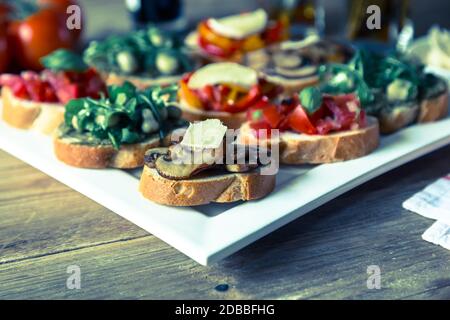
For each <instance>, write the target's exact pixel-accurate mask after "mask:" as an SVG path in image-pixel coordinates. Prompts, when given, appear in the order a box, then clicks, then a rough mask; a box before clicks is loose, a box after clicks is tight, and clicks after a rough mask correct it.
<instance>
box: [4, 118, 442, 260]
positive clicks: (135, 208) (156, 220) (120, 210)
mask: <svg viewBox="0 0 450 320" xmlns="http://www.w3.org/2000/svg"><path fill="white" fill-rule="evenodd" d="M0 111H1V110H0ZM447 144H450V117H447V118H446V119H444V120H441V121H438V122H436V123H430V124H423V125H414V126H411V127H408V128H406V129H403V130H401V131H400V132H398V133H395V134H392V135H389V136H387V137H383V138H382V140H381V145H380V147H379V148H378V149H377V150H376V151H375V152H374V153H372V154H370V155H368V156H366V157H363V158H360V159H356V160H352V161H347V162H342V163H335V164H326V165H320V166H301V167H282V168H281V169H280V172H279V174H278V177H277V187H276V189H275V191H274V192H273V193H272V194H270V195H269V196H267V197H266V198H264V199H261V200H258V201H251V202H245V203H244V202H240V203H235V204H211V205H205V206H200V207H193V208H173V207H165V206H161V205H157V204H155V203H152V202H150V201H148V200H146V199H144V198H143V197H142V196H141V195H140V193H139V192H138V182H139V180H138V177H139V171H133V172H131V171H123V170H117V169H105V170H90V169H78V168H72V167H69V166H67V165H65V164H63V163H61V162H59V161H58V160H57V159H56V158H55V157H54V155H53V147H52V141H51V138H49V137H47V136H44V135H41V134H39V133H34V132H28V131H24V130H18V129H14V128H11V127H9V126H7V125H6V124H5V123H4V122H2V121H0V148H1V149H3V150H5V151H6V152H8V153H10V154H12V155H13V156H15V157H17V158H19V159H21V160H23V161H25V162H27V163H29V164H30V165H31V166H33V167H35V168H37V169H39V170H41V171H43V172H44V173H46V174H48V175H49V176H51V177H53V178H55V179H56V180H59V181H60V182H62V183H64V184H66V185H67V186H69V187H71V188H73V189H74V190H76V191H78V192H80V193H82V194H84V195H85V196H87V197H89V198H91V199H93V200H94V201H96V202H98V203H99V204H101V205H103V206H104V207H106V208H108V209H110V210H112V211H113V212H115V213H117V214H119V215H120V216H122V217H124V218H125V219H127V220H129V221H131V222H132V223H134V224H136V225H138V226H139V227H141V228H143V229H145V230H146V231H148V232H150V233H152V234H153V235H155V236H156V237H158V238H160V239H161V240H163V241H165V242H166V243H168V244H169V245H171V246H173V247H174V248H176V249H178V250H179V251H181V252H182V253H184V254H186V255H187V256H189V257H191V258H192V259H194V260H195V261H197V262H198V263H200V264H203V265H208V264H211V263H214V262H216V261H219V260H221V259H223V258H225V257H227V256H229V255H231V254H232V253H234V252H236V251H238V250H239V249H241V248H243V247H245V246H247V245H248V244H250V243H252V242H254V241H256V240H257V239H259V238H261V237H263V236H265V235H267V234H268V233H270V232H272V231H274V230H275V229H277V228H279V227H281V226H283V225H285V224H286V223H288V222H290V221H292V220H294V219H296V218H298V217H300V216H302V215H304V214H306V213H308V212H309V211H311V210H313V209H314V208H316V207H318V206H320V205H322V204H324V203H326V202H328V201H330V200H332V199H334V198H336V197H337V196H339V195H341V194H343V193H344V192H346V191H348V190H350V189H352V188H354V187H356V186H358V185H360V184H362V183H364V182H366V181H368V180H370V179H372V178H374V177H376V176H378V175H380V174H383V173H385V172H387V171H389V170H391V169H393V168H395V167H398V166H400V165H402V164H404V163H406V162H408V161H411V160H413V159H415V158H418V157H420V156H422V155H424V154H426V153H429V152H431V151H433V150H436V149H438V148H440V147H442V146H444V145H447ZM324 181H326V183H324Z"/></svg>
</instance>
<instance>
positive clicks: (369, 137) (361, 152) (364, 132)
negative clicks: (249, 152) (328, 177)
mask: <svg viewBox="0 0 450 320" xmlns="http://www.w3.org/2000/svg"><path fill="white" fill-rule="evenodd" d="M250 130H251V129H250V127H249V124H248V123H245V124H244V125H243V126H242V127H241V132H240V135H239V138H238V139H239V141H240V142H241V143H246V144H257V143H260V144H262V145H263V146H267V147H268V148H270V147H271V145H272V144H274V143H278V144H279V145H278V147H279V150H280V163H283V164H294V165H295V164H320V163H331V162H339V161H346V160H351V159H355V158H359V157H362V156H365V155H367V154H369V153H370V152H372V151H373V150H374V149H376V148H377V147H378V145H379V136H380V134H379V127H378V121H377V119H376V118H374V117H368V126H367V127H365V128H362V129H357V130H349V131H343V132H336V133H331V134H327V135H306V134H297V133H294V132H283V133H281V134H280V137H279V139H278V140H275V139H269V140H264V141H261V140H259V141H258V139H257V138H256V137H255V136H254V135H253V134H252V133H251V132H250Z"/></svg>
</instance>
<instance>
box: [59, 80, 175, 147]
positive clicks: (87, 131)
mask: <svg viewBox="0 0 450 320" xmlns="http://www.w3.org/2000/svg"><path fill="white" fill-rule="evenodd" d="M175 93H176V88H175V87H174V86H171V87H166V88H161V87H151V88H148V89H147V90H145V91H138V90H137V89H136V87H135V86H133V85H132V84H131V83H129V82H125V83H124V84H123V85H122V86H110V87H109V88H108V97H102V98H101V99H98V100H94V99H91V98H83V99H76V100H72V101H70V102H69V103H68V104H67V105H66V112H65V114H64V121H65V123H64V124H63V125H62V127H61V128H60V135H61V136H62V137H64V138H66V137H67V138H75V139H77V138H79V137H80V136H81V137H83V139H80V140H81V141H80V143H83V142H86V141H91V142H93V143H95V144H99V142H100V143H101V144H112V145H113V146H114V147H115V148H116V149H118V148H119V147H120V146H121V145H122V144H132V143H139V142H142V141H144V140H146V139H148V138H149V137H150V136H151V135H153V134H155V133H158V132H159V135H160V138H161V139H162V138H163V137H164V136H165V134H166V132H167V131H168V130H170V129H172V128H173V127H176V126H179V125H181V122H180V121H179V116H180V113H179V112H175V111H174V110H173V108H175V107H174V106H170V103H171V101H173V99H174V94H175ZM168 105H169V106H168Z"/></svg>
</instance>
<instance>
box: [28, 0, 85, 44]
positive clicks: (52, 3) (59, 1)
mask: <svg viewBox="0 0 450 320" xmlns="http://www.w3.org/2000/svg"><path fill="white" fill-rule="evenodd" d="M37 4H38V5H39V6H40V7H42V8H45V7H52V8H54V9H56V10H58V11H59V12H60V13H61V15H64V16H65V18H66V19H68V18H69V16H70V14H72V12H71V13H67V8H68V7H70V6H72V5H77V6H79V7H80V9H81V6H80V4H79V3H78V1H76V0H38V1H37ZM80 19H81V21H82V22H81V26H82V25H83V23H84V21H83V14H81V17H80ZM81 31H82V29H73V30H70V33H71V34H72V36H73V40H74V41H75V42H76V41H78V40H79V39H80V36H81Z"/></svg>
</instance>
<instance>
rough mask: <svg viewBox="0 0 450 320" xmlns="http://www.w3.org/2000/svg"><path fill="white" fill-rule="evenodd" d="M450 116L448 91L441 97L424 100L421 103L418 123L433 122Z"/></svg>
mask: <svg viewBox="0 0 450 320" xmlns="http://www.w3.org/2000/svg"><path fill="white" fill-rule="evenodd" d="M447 115H448V89H447V90H446V91H445V92H443V93H441V94H440V95H438V96H436V97H433V98H428V99H423V100H422V101H421V103H420V110H419V116H418V118H417V122H419V123H424V122H433V121H436V120H439V119H442V118H445V117H446V116H447Z"/></svg>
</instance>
